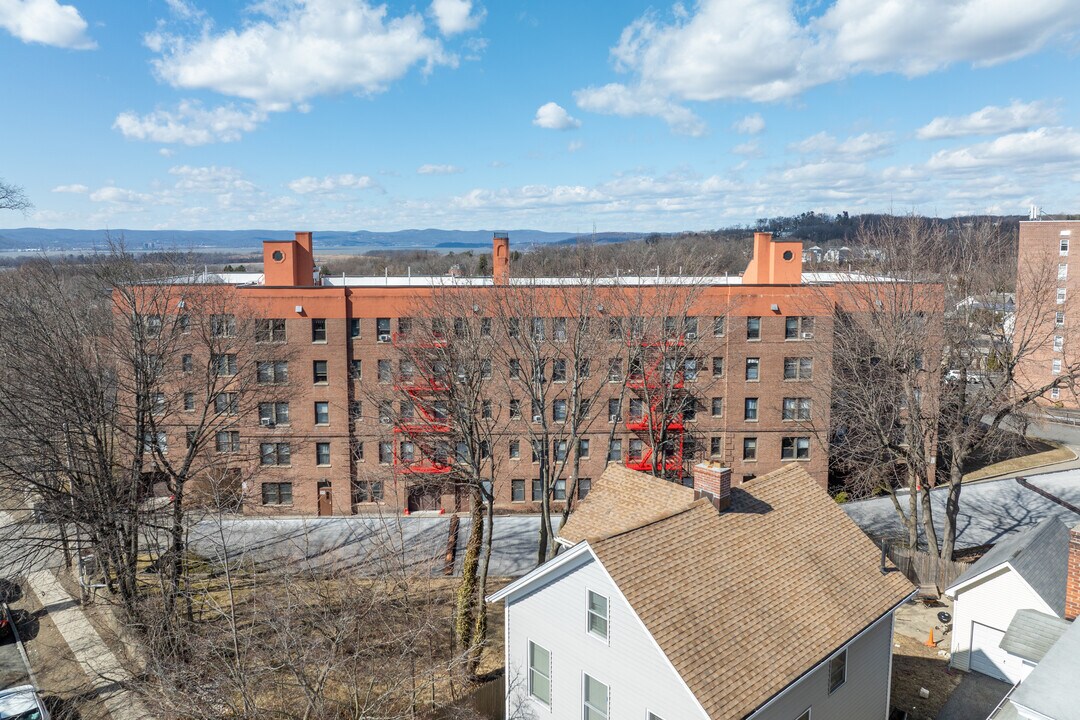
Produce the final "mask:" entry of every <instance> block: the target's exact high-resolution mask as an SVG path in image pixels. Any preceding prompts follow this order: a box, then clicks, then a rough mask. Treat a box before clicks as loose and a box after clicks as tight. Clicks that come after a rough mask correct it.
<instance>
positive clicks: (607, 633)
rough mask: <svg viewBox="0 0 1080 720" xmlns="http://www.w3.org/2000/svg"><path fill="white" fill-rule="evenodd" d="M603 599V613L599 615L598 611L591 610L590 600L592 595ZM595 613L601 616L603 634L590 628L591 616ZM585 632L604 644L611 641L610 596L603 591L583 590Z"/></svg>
mask: <svg viewBox="0 0 1080 720" xmlns="http://www.w3.org/2000/svg"><path fill="white" fill-rule="evenodd" d="M594 595H595V596H596V597H598V598H603V599H604V614H603V615H600V613H598V612H593V609H592V603H591V600H592V598H593V596H594ZM593 615H595V616H596V617H598V618H602V619H603V621H604V634H603V635H601V634H600V633H598V632H595V631H594V630H593V628H592V618H593ZM585 632H586V633H588V634H589V635H590V636H591V637H594V638H596V639H597V640H601V641H603V642H604V643H606V644H610V643H611V598H609V597H608V596H607V595H604V594H603V593H598V592H596V591H595V590H588V589H586V590H585Z"/></svg>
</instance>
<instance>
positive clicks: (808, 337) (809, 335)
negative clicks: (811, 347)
mask: <svg viewBox="0 0 1080 720" xmlns="http://www.w3.org/2000/svg"><path fill="white" fill-rule="evenodd" d="M802 339H803V340H813V339H814V333H812V332H804V333H803V334H802Z"/></svg>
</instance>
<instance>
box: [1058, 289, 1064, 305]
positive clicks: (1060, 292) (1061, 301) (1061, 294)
mask: <svg viewBox="0 0 1080 720" xmlns="http://www.w3.org/2000/svg"><path fill="white" fill-rule="evenodd" d="M1057 304H1058V305H1064V304H1065V288H1058V289H1057Z"/></svg>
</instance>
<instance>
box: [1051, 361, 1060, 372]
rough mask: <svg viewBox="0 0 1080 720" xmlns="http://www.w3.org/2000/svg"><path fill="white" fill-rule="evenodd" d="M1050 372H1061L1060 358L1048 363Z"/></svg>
mask: <svg viewBox="0 0 1080 720" xmlns="http://www.w3.org/2000/svg"><path fill="white" fill-rule="evenodd" d="M1050 372H1052V373H1053V374H1054V375H1060V374H1061V360H1054V361H1053V362H1052V363H1050Z"/></svg>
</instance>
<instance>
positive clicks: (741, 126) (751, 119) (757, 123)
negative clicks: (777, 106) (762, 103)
mask: <svg viewBox="0 0 1080 720" xmlns="http://www.w3.org/2000/svg"><path fill="white" fill-rule="evenodd" d="M731 127H732V129H733V130H734V131H735V132H737V133H739V134H740V135H757V134H758V133H759V132H761V131H762V130H764V129H765V118H763V117H761V113H754V114H752V115H747V116H746V117H743V118H740V119H738V120H736V121H735V124H734V125H732V126H731Z"/></svg>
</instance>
